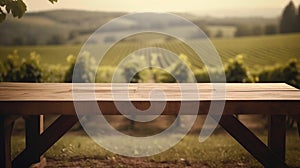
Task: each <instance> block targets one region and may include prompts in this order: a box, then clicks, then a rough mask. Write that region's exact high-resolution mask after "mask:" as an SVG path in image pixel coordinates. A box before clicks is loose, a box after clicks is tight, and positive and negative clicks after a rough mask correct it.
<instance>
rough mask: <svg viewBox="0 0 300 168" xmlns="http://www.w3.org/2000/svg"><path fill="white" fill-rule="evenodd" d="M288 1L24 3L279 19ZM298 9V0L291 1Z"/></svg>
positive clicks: (39, 7)
mask: <svg viewBox="0 0 300 168" xmlns="http://www.w3.org/2000/svg"><path fill="white" fill-rule="evenodd" d="M289 1H290V0H223V1H222V0H59V2H58V3H56V4H55V5H52V4H51V3H50V2H49V1H48V0H25V2H26V4H27V6H28V11H41V10H51V9H52V10H53V9H81V10H92V11H125V12H146V11H151V12H192V13H198V14H201V15H211V16H265V17H274V16H279V15H280V13H281V12H282V11H281V10H282V8H284V6H285V5H286V4H287V3H288V2H289ZM294 3H295V5H296V6H299V4H300V0H294Z"/></svg>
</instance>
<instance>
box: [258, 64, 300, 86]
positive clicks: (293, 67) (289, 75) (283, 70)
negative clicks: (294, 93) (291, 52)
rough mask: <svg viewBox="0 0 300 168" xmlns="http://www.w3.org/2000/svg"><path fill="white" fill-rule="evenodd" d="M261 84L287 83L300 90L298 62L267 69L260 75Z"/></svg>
mask: <svg viewBox="0 0 300 168" xmlns="http://www.w3.org/2000/svg"><path fill="white" fill-rule="evenodd" d="M258 77H259V81H260V82H286V83H288V84H290V85H292V86H295V87H298V88H300V70H299V68H298V67H297V60H294V59H293V60H290V61H289V62H288V63H287V64H286V65H277V66H275V67H271V68H265V69H264V70H262V72H260V73H259V76H258Z"/></svg>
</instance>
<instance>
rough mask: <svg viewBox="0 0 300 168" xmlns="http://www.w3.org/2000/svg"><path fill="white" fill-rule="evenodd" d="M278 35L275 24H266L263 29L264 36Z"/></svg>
mask: <svg viewBox="0 0 300 168" xmlns="http://www.w3.org/2000/svg"><path fill="white" fill-rule="evenodd" d="M277 33H278V26H277V25H275V24H268V25H266V27H265V34H267V35H271V34H277Z"/></svg>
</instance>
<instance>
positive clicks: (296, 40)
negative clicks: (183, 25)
mask: <svg viewBox="0 0 300 168" xmlns="http://www.w3.org/2000/svg"><path fill="white" fill-rule="evenodd" d="M154 38H157V37H155V36H154ZM145 41H147V42H140V40H139V41H137V40H130V39H125V40H123V41H121V42H119V43H117V44H115V45H114V46H113V47H111V48H110V49H109V50H108V51H107V53H106V54H105V56H104V58H103V61H102V65H109V66H116V65H117V64H118V63H119V62H120V61H121V60H122V59H123V58H124V57H125V56H127V55H128V54H130V53H133V52H135V51H136V50H139V49H143V48H145V47H159V48H164V49H166V50H169V51H172V52H173V53H175V54H178V55H180V54H184V55H186V56H187V57H188V59H189V60H190V62H191V64H192V65H193V67H195V68H201V67H202V66H203V63H202V61H201V60H200V59H199V58H198V56H196V54H195V53H194V52H193V50H191V49H190V48H189V47H188V46H187V45H186V44H184V43H183V42H182V41H180V40H177V39H168V40H167V41H166V40H165V41H163V40H161V41H159V40H158V41H157V40H156V41H155V40H151V39H149V40H148V39H147V40H145ZM212 43H213V44H214V45H215V47H216V49H217V51H218V52H219V55H220V56H221V59H222V61H223V62H224V63H226V62H228V60H230V58H234V57H235V56H236V55H238V54H242V55H244V63H245V65H246V66H247V67H248V68H249V70H251V71H255V70H257V69H259V68H261V67H262V66H263V67H266V66H274V65H276V64H281V63H286V62H288V60H290V59H292V58H294V59H297V60H299V59H300V46H299V44H300V34H289V35H274V36H259V37H243V38H232V39H213V40H212ZM102 45H107V44H102ZM95 47H96V48H97V47H99V46H95ZM80 48H81V45H59V46H17V47H0V59H4V58H6V56H7V55H9V54H10V53H12V52H13V51H14V50H17V51H18V54H19V55H20V56H21V57H25V58H26V57H29V55H30V53H31V52H33V51H34V52H36V53H38V54H39V55H40V56H41V63H42V64H48V65H49V64H50V65H51V64H60V65H63V66H64V65H66V64H67V61H66V58H67V56H68V55H74V56H77V54H78V52H79V51H80ZM147 54H148V55H149V53H146V55H147ZM150 55H151V53H150ZM155 59H156V60H157V62H156V63H158V64H160V65H161V66H163V67H166V66H167V65H170V64H172V63H174V57H167V56H164V54H161V55H156V57H155Z"/></svg>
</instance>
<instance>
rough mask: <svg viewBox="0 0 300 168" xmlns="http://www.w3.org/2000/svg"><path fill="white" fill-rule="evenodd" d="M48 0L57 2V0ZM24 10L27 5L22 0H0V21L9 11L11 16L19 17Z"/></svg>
mask: <svg viewBox="0 0 300 168" xmlns="http://www.w3.org/2000/svg"><path fill="white" fill-rule="evenodd" d="M49 1H50V2H51V3H54V2H57V0H49ZM4 9H5V10H4ZM26 10H27V6H26V4H25V3H24V2H23V0H0V22H3V21H4V20H5V18H6V15H7V14H9V13H12V15H13V17H18V18H21V17H22V16H23V15H24V13H25V11H26Z"/></svg>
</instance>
